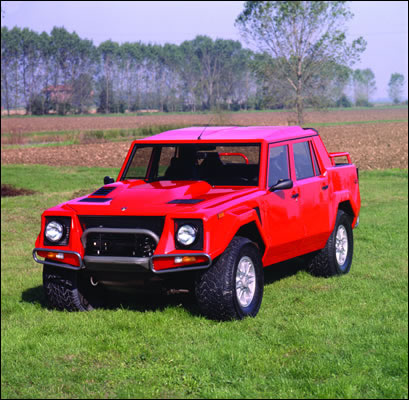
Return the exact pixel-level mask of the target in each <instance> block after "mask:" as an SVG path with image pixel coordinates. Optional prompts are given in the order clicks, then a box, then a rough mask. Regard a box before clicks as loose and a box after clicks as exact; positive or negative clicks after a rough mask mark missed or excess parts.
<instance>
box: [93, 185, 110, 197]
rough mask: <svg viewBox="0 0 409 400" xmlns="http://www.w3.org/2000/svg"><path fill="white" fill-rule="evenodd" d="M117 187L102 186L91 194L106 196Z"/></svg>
mask: <svg viewBox="0 0 409 400" xmlns="http://www.w3.org/2000/svg"><path fill="white" fill-rule="evenodd" d="M114 189H115V187H109V186H108V187H105V186H103V187H101V188H99V189H98V190H97V191H96V192H94V193H92V194H91V195H90V196H106V195H107V194H109V193H111V192H112V191H113V190H114Z"/></svg>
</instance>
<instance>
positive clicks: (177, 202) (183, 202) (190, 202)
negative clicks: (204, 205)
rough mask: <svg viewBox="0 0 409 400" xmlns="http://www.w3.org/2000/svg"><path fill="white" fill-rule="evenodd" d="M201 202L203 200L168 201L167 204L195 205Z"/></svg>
mask: <svg viewBox="0 0 409 400" xmlns="http://www.w3.org/2000/svg"><path fill="white" fill-rule="evenodd" d="M203 200H204V199H175V200H171V201H168V204H197V203H200V202H201V201H203Z"/></svg>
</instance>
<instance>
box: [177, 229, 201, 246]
mask: <svg viewBox="0 0 409 400" xmlns="http://www.w3.org/2000/svg"><path fill="white" fill-rule="evenodd" d="M196 235H197V231H196V229H195V228H194V227H193V226H191V225H182V226H181V227H180V228H179V229H178V231H177V234H176V239H177V241H178V242H179V243H180V244H181V245H183V246H190V245H191V244H192V243H193V242H194V241H195V240H196Z"/></svg>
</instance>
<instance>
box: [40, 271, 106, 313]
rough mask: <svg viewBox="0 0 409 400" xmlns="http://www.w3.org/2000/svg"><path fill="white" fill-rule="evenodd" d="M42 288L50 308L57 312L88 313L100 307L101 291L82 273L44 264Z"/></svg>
mask: <svg viewBox="0 0 409 400" xmlns="http://www.w3.org/2000/svg"><path fill="white" fill-rule="evenodd" d="M43 287H44V293H45V296H46V298H47V301H48V303H49V305H50V307H52V308H56V309H58V310H67V311H90V310H93V309H94V308H97V307H99V306H101V305H102V299H103V294H102V289H101V288H100V287H98V286H93V285H92V284H91V277H90V276H88V274H87V273H86V272H84V271H74V270H69V269H65V268H58V267H54V266H51V265H47V264H44V268H43Z"/></svg>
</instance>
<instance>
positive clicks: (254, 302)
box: [195, 236, 264, 320]
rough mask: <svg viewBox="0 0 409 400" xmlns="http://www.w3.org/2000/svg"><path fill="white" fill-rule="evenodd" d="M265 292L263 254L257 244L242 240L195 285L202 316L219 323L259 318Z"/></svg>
mask: <svg viewBox="0 0 409 400" xmlns="http://www.w3.org/2000/svg"><path fill="white" fill-rule="evenodd" d="M263 289H264V271H263V266H262V263H261V257H260V252H259V250H258V248H257V247H256V246H255V245H254V243H252V242H251V241H250V240H248V239H246V238H243V237H239V236H237V237H235V238H234V239H233V240H232V241H231V243H230V244H229V246H228V248H227V249H226V250H225V252H224V253H223V254H222V255H221V256H220V257H219V258H218V259H217V260H216V262H215V263H214V264H213V265H212V266H211V267H210V268H209V269H207V270H205V271H203V272H201V273H199V274H198V276H197V279H196V285H195V293H196V298H197V301H198V304H199V307H200V309H201V311H202V313H203V314H204V315H206V316H207V317H209V318H212V319H217V320H231V319H242V318H244V317H247V316H250V317H255V316H256V315H257V313H258V311H259V309H260V305H261V301H262V298H263Z"/></svg>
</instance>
